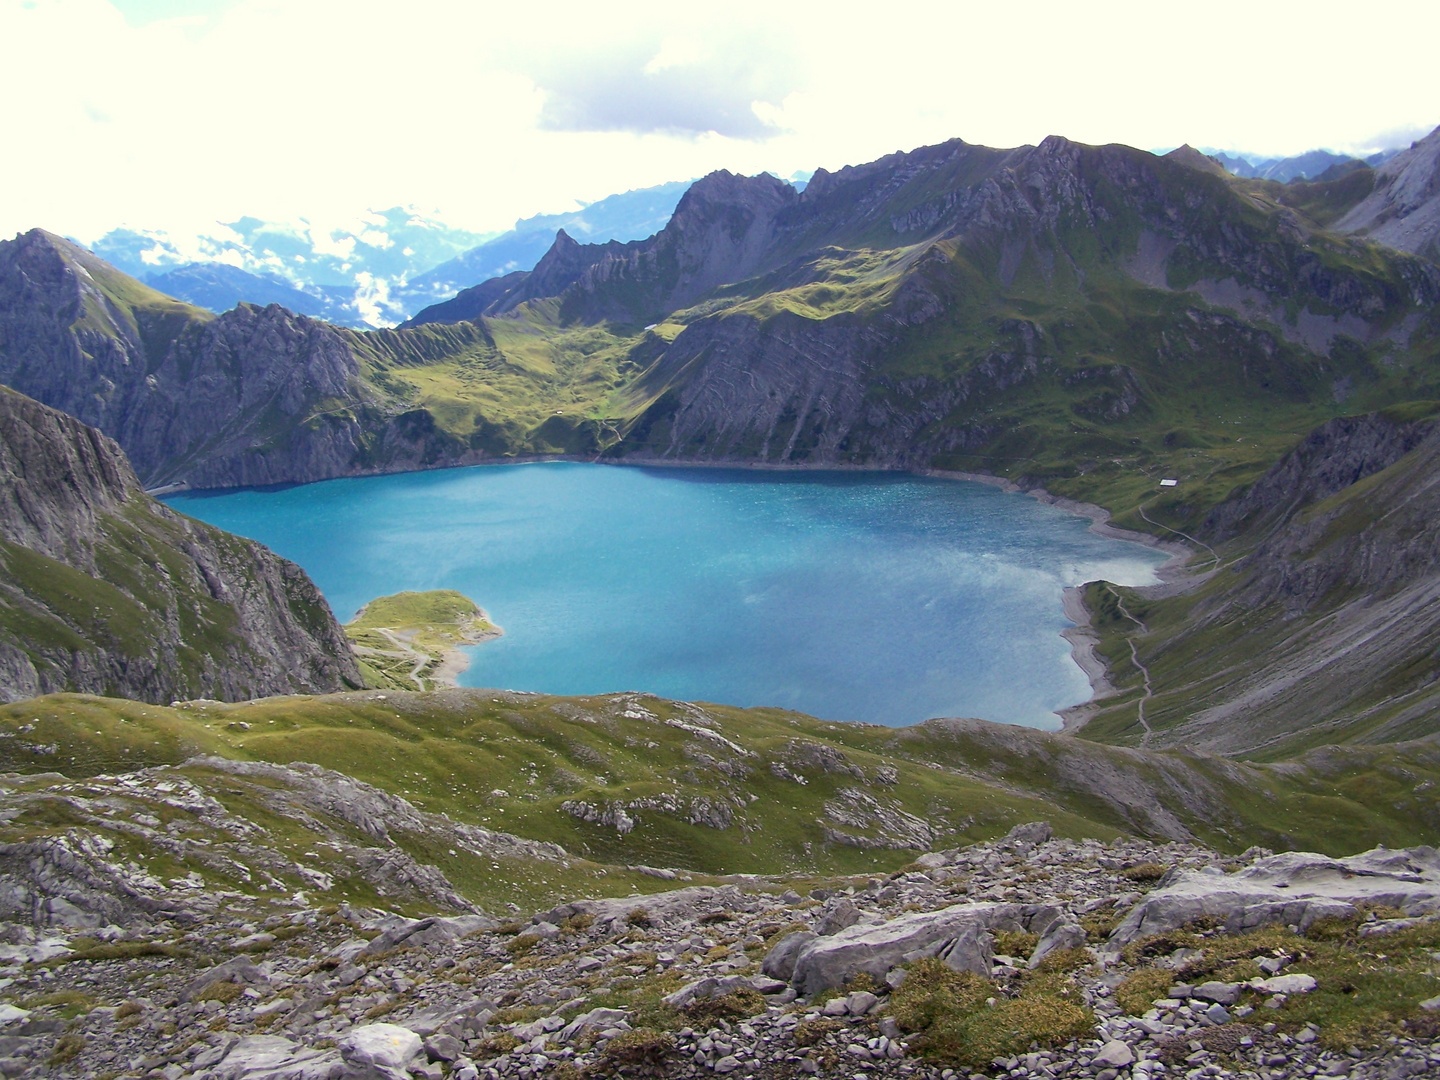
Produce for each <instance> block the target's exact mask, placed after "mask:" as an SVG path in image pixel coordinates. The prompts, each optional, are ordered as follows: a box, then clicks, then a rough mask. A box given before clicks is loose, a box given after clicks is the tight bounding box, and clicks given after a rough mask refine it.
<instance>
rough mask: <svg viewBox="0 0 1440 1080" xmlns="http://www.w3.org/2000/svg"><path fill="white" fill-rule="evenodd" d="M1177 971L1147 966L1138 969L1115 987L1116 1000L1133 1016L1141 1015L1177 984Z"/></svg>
mask: <svg viewBox="0 0 1440 1080" xmlns="http://www.w3.org/2000/svg"><path fill="white" fill-rule="evenodd" d="M1175 981H1176V980H1175V972H1173V971H1169V970H1165V969H1159V968H1147V969H1145V970H1143V971H1137V972H1136V973H1135V974H1133V975H1131V976H1130V977H1129V978H1128V979H1126V980H1125V981H1124V982H1122V983H1121V984H1120V985H1119V986H1117V987H1116V988H1115V1000H1116V1001H1118V1002H1119V1003H1120V1005H1121V1007H1122V1008H1123V1009H1124V1010H1125V1011H1126V1012H1127V1013H1130V1014H1131V1015H1132V1016H1139V1015H1140V1014H1142V1013H1144V1012H1145V1011H1146V1010H1147V1009H1149V1008H1151V1004H1150V1003H1151V1002H1152V1001H1154V1000H1155V999H1156V998H1163V997H1165V996H1166V994H1165V992H1166V991H1167V990H1169V989H1170V987H1172V986H1174V985H1175Z"/></svg>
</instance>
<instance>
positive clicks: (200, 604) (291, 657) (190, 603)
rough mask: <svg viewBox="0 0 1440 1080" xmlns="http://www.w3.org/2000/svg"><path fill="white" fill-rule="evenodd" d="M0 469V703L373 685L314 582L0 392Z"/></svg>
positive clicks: (112, 447) (31, 405)
mask: <svg viewBox="0 0 1440 1080" xmlns="http://www.w3.org/2000/svg"><path fill="white" fill-rule="evenodd" d="M0 464H3V471H0V599H3V607H0V699H3V700H16V699H19V698H25V697H34V696H36V695H37V694H41V693H52V692H55V691H61V690H75V691H82V692H87V693H108V694H119V695H123V696H127V697H135V698H139V699H141V700H147V701H155V702H168V701H171V700H174V699H176V698H190V697H210V698H223V699H225V700H242V699H246V698H252V697H261V696H266V695H271V694H283V693H296V692H322V693H323V692H328V691H334V690H340V689H345V688H350V687H358V686H360V685H362V682H361V677H360V672H359V669H358V667H357V665H356V663H355V659H354V657H353V655H352V654H351V652H350V647H349V644H348V642H347V641H346V639H345V635H344V632H343V631H342V630H341V629H340V627H339V625H338V624H337V623H336V622H335V619H334V616H333V615H332V614H331V612H330V608H329V605H328V604H326V602H325V598H324V597H323V596H322V595H321V594H320V591H319V590H318V589H317V588H316V587H315V585H314V584H313V583H312V582H311V581H310V579H309V578H308V577H307V576H306V575H305V572H304V571H303V570H301V569H300V568H299V567H298V566H296V565H295V564H294V563H291V562H288V561H286V560H284V559H281V558H279V557H278V556H276V555H275V554H274V553H272V552H270V551H269V550H268V549H266V548H264V547H262V546H261V545H259V544H256V543H254V542H253V541H249V540H242V539H240V538H239V537H234V536H230V535H229V534H227V533H223V532H221V531H220V530H218V529H212V528H210V527H209V526H206V525H202V524H200V523H199V522H196V521H193V520H191V519H189V518H186V517H183V516H182V515H180V514H176V513H174V512H173V511H171V510H169V509H168V508H167V507H165V506H164V505H162V504H160V503H158V502H156V501H155V500H153V499H151V498H149V497H148V496H147V495H145V494H144V492H142V491H141V490H140V484H139V481H138V480H137V479H136V477H135V474H134V473H133V472H132V471H131V469H130V466H129V464H128V462H127V461H126V459H125V455H124V454H123V453H122V452H121V450H120V448H119V447H118V446H117V445H116V444H115V443H114V442H113V441H111V440H110V439H108V438H106V437H105V436H103V435H101V434H100V433H99V432H98V431H95V430H94V429H93V428H90V427H87V426H86V425H84V424H82V423H80V422H79V421H78V420H75V419H73V418H72V417H69V416H66V415H64V414H63V413H60V412H57V411H56V410H54V409H49V408H46V407H45V406H43V405H40V404H39V403H37V402H34V401H31V400H30V399H28V398H26V397H24V396H22V395H20V394H17V393H15V392H13V391H11V390H7V389H4V388H0Z"/></svg>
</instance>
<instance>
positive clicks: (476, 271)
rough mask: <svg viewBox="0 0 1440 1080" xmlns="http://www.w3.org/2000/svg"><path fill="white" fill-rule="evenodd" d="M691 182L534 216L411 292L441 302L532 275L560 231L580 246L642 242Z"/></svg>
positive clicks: (424, 277) (421, 279)
mask: <svg viewBox="0 0 1440 1080" xmlns="http://www.w3.org/2000/svg"><path fill="white" fill-rule="evenodd" d="M690 184H691V181H689V180H676V181H674V182H672V183H669V184H660V185H657V186H656V187H650V188H639V189H637V190H635V191H626V192H624V193H623V194H620V195H611V196H608V197H607V198H604V199H601V200H600V201H599V202H593V203H591V204H590V205H589V206H586V207H584V208H583V209H581V210H575V211H572V212H571V213H568V214H536V215H535V216H534V217H529V218H525V219H523V220H521V221H517V222H516V223H515V227H514V228H513V229H511V230H510V231H509V232H507V233H501V234H500V235H499V236H497V237H495V238H494V239H493V240H487V241H486V242H485V243H483V244H481V245H479V246H478V247H475V248H473V249H471V250H470V251H467V252H465V253H464V254H463V255H459V256H456V257H455V258H453V259H451V260H450V261H449V262H446V263H442V264H441V265H440V266H437V267H435V269H434V270H431V271H430V272H429V273H425V274H421V275H420V276H418V277H416V278H414V279H413V280H412V283H411V288H412V290H414V291H417V292H427V293H430V294H431V295H432V296H433V295H440V296H444V297H449V296H453V295H454V294H455V293H457V292H459V291H460V290H461V289H467V288H469V287H470V286H472V285H478V284H479V283H480V282H482V281H486V280H488V279H490V278H494V277H501V276H502V275H504V274H509V273H511V272H513V271H515V270H533V269H534V268H535V264H536V263H538V262H539V261H540V258H541V256H543V255H544V254H545V253H546V252H547V251H549V250H550V245H551V244H553V243H554V242H555V234H556V233H557V232H560V231H562V230H563V231H564V232H566V233H567V234H569V235H571V236H573V237H575V238H576V239H577V240H579V241H580V242H581V243H591V244H603V243H605V242H606V241H608V240H620V241H622V242H623V241H626V240H644V239H645V238H646V237H648V236H653V235H655V234H656V233H658V232H659V231H660V230H661V229H663V228H664V227H665V223H666V222H667V221H669V220H670V215H671V214H672V213H674V211H675V204H676V203H678V202H679V201H680V196H681V195H684V194H685V189H686V188H688V187H689V186H690Z"/></svg>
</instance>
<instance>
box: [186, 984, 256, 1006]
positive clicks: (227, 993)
mask: <svg viewBox="0 0 1440 1080" xmlns="http://www.w3.org/2000/svg"><path fill="white" fill-rule="evenodd" d="M244 992H245V988H244V987H243V986H241V985H240V984H239V983H235V982H213V983H211V984H210V985H209V986H207V987H205V989H203V990H201V991H200V992H199V993H198V994H196V995H195V1000H196V1001H218V1002H220V1003H221V1004H222V1005H228V1004H229V1003H230V1002H232V1001H234V1000H235V999H236V998H238V997H239V996H240V995H241V994H243V993H244Z"/></svg>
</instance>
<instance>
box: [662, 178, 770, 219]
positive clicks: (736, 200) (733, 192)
mask: <svg viewBox="0 0 1440 1080" xmlns="http://www.w3.org/2000/svg"><path fill="white" fill-rule="evenodd" d="M798 198H799V195H798V194H797V192H796V191H795V189H794V188H793V187H791V186H790V185H789V184H787V183H785V181H783V180H778V179H776V178H775V177H773V176H771V175H770V174H769V173H761V174H760V175H759V176H740V175H737V174H735V173H732V172H727V171H726V170H724V169H720V170H719V171H717V172H713V173H710V175H708V176H705V177H702V178H701V179H699V180H697V181H695V183H693V184H691V185H690V188H689V190H687V191H686V192H685V194H684V195H683V196H681V198H680V202H679V204H678V205H677V206H676V207H675V213H674V215H673V216H672V217H671V219H670V224H669V225H667V226H666V230H665V231H671V230H674V231H678V232H689V231H691V230H693V229H695V228H696V227H697V226H698V227H700V228H704V227H706V226H707V225H708V224H709V223H711V222H713V221H714V220H715V219H716V218H720V217H723V218H724V219H725V220H726V222H727V223H729V224H732V225H736V226H741V227H742V228H743V227H745V226H748V225H749V223H750V222H753V221H757V220H762V219H763V220H769V219H771V218H773V217H774V216H775V214H776V212H778V211H779V210H780V209H781V208H783V207H786V206H789V205H790V204H791V203H793V202H795V200H796V199H798Z"/></svg>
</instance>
